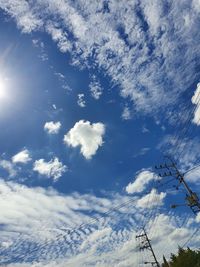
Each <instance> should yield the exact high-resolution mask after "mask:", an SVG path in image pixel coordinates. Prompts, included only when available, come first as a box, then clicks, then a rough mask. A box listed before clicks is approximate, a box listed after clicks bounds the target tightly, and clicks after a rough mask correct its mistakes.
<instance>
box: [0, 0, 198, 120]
mask: <svg viewBox="0 0 200 267" xmlns="http://www.w3.org/2000/svg"><path fill="white" fill-rule="evenodd" d="M107 5H108V9H109V12H106V10H104V2H103V1H93V2H88V1H86V0H77V2H76V3H72V2H71V1H69V0H66V1H63V0H52V1H49V0H44V1H41V0H36V1H32V2H31V4H29V3H28V2H27V1H25V0H8V1H3V0H0V7H1V8H2V9H3V10H5V11H6V12H7V13H8V14H10V15H11V16H12V17H13V18H15V20H16V21H17V25H18V27H20V28H21V29H22V31H25V32H31V31H33V30H36V29H40V27H41V26H43V28H42V29H43V30H45V31H46V32H47V33H48V34H50V35H51V37H52V39H53V41H55V42H56V43H57V45H58V48H59V49H60V51H61V52H65V53H66V52H67V53H69V54H70V55H71V57H72V64H73V65H75V66H78V67H79V68H85V67H86V68H88V69H95V70H103V71H104V73H105V75H106V76H107V77H109V79H110V81H111V84H112V86H119V88H120V92H121V95H122V96H123V97H128V98H130V99H131V100H132V101H133V102H134V107H135V109H136V110H137V111H143V112H148V113H149V114H150V113H151V114H152V115H154V114H155V113H156V114H157V115H159V114H160V113H161V111H165V110H166V106H169V107H171V106H172V105H174V103H176V101H178V99H179V96H180V94H182V92H184V91H186V90H187V89H188V88H189V86H190V84H191V81H192V80H193V79H194V77H197V73H196V69H195V66H197V65H195V66H194V64H198V63H197V62H198V59H199V55H200V48H199V45H198V40H199V35H200V33H199V25H198V17H199V8H198V7H199V4H198V1H197V0H194V1H193V2H192V4H191V3H190V2H188V3H185V1H173V4H172V5H168V6H167V7H166V3H164V2H160V1H147V0H144V1H142V2H138V1H129V2H128V3H127V1H126V0H122V1H114V0H111V1H109V3H108V4H107ZM138 9H140V10H141V12H139V13H140V14H138ZM116 17H117V20H116ZM58 21H62V23H60V24H59V23H58ZM70 36H73V37H74V38H70ZM180 43H181V44H182V46H181V47H180ZM172 51H175V53H172ZM194 62H195V63H194ZM191 66H193V67H191ZM93 88H94V87H93ZM93 91H94V94H93ZM93 91H92V94H93V96H94V97H95V98H96V99H98V98H99V96H100V95H101V90H99V89H98V90H96V89H95V90H93ZM96 92H97V93H96ZM171 95H173V103H172V101H171Z"/></svg>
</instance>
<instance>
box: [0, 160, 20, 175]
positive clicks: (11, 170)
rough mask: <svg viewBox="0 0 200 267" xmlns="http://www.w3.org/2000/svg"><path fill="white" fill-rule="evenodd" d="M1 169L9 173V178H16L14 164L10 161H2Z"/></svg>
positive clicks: (0, 162)
mask: <svg viewBox="0 0 200 267" xmlns="http://www.w3.org/2000/svg"><path fill="white" fill-rule="evenodd" d="M0 167H1V168H3V169H5V170H6V171H7V172H8V174H9V177H14V176H15V175H16V174H17V171H16V169H15V166H14V164H13V163H12V162H10V161H9V160H4V159H3V160H0Z"/></svg>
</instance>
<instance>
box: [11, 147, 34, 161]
mask: <svg viewBox="0 0 200 267" xmlns="http://www.w3.org/2000/svg"><path fill="white" fill-rule="evenodd" d="M29 161H31V157H30V154H29V151H28V150H27V149H24V150H22V151H20V152H19V153H17V154H16V155H14V156H13V157H12V162H13V163H24V164H25V163H27V162H29Z"/></svg>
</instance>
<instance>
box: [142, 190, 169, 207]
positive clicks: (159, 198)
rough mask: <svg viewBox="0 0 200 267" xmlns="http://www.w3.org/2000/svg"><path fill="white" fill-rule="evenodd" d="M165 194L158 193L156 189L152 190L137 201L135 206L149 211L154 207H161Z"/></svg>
mask: <svg viewBox="0 0 200 267" xmlns="http://www.w3.org/2000/svg"><path fill="white" fill-rule="evenodd" d="M165 197H166V193H163V192H161V193H158V192H157V191H156V189H152V190H151V192H150V193H149V194H147V195H145V196H144V197H142V198H140V199H138V201H137V206H138V207H140V208H144V209H151V208H152V207H155V206H162V205H163V204H164V203H163V201H164V199H165Z"/></svg>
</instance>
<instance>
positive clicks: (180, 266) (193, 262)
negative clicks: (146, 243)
mask: <svg viewBox="0 0 200 267" xmlns="http://www.w3.org/2000/svg"><path fill="white" fill-rule="evenodd" d="M162 267H200V250H198V251H195V250H191V249H190V248H187V249H183V248H179V250H178V255H175V254H171V257H170V260H169V261H168V262H167V261H166V259H165V257H163V264H162Z"/></svg>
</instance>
